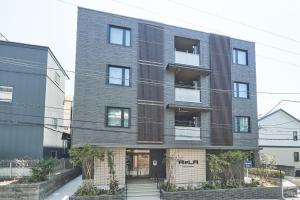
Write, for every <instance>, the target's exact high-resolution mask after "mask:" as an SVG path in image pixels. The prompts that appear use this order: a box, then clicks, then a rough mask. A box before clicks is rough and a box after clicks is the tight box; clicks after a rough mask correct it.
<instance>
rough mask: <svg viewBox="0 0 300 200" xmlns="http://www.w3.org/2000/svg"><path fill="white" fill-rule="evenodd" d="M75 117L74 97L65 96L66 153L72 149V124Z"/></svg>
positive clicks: (64, 137)
mask: <svg viewBox="0 0 300 200" xmlns="http://www.w3.org/2000/svg"><path fill="white" fill-rule="evenodd" d="M72 117H73V96H65V100H64V134H63V139H64V153H67V150H68V149H69V148H70V147H71V134H72V130H71V124H72V123H71V122H72Z"/></svg>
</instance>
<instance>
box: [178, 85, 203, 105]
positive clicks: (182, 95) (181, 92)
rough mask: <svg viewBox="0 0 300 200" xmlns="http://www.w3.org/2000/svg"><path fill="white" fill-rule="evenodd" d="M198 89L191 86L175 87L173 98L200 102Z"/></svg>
mask: <svg viewBox="0 0 300 200" xmlns="http://www.w3.org/2000/svg"><path fill="white" fill-rule="evenodd" d="M200 95H201V94H200V90H197V89H193V88H175V100H176V101H184V102H193V103H200V102H201V99H200Z"/></svg>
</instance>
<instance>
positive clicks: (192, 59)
mask: <svg viewBox="0 0 300 200" xmlns="http://www.w3.org/2000/svg"><path fill="white" fill-rule="evenodd" d="M199 60H200V57H199V54H192V53H187V52H181V51H175V63H178V64H184V65H193V66H199V65H200V62H199Z"/></svg>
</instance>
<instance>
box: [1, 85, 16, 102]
mask: <svg viewBox="0 0 300 200" xmlns="http://www.w3.org/2000/svg"><path fill="white" fill-rule="evenodd" d="M1 89H6V90H7V89H11V91H9V92H7V91H2V90H1ZM1 94H2V95H9V96H10V98H9V99H3V97H1ZM13 94H14V88H13V87H9V86H0V102H7V103H11V102H12V101H13Z"/></svg>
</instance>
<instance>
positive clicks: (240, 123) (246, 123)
mask: <svg viewBox="0 0 300 200" xmlns="http://www.w3.org/2000/svg"><path fill="white" fill-rule="evenodd" d="M234 131H235V132H237V133H249V132H250V117H243V116H237V117H235V118H234Z"/></svg>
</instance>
